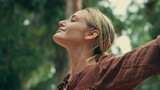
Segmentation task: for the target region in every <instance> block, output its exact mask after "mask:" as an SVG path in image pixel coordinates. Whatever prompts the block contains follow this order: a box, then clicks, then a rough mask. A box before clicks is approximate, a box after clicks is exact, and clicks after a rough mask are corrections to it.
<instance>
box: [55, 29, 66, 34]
mask: <svg viewBox="0 0 160 90" xmlns="http://www.w3.org/2000/svg"><path fill="white" fill-rule="evenodd" d="M64 31H65V30H64V29H62V28H58V30H57V31H56V32H57V33H58V32H64Z"/></svg>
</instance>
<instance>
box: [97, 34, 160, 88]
mask: <svg viewBox="0 0 160 90" xmlns="http://www.w3.org/2000/svg"><path fill="white" fill-rule="evenodd" d="M96 71H97V72H98V74H97V76H98V77H97V83H96V86H97V89H103V88H106V89H109V88H110V89H111V88H112V89H125V90H126V89H133V88H135V87H136V86H137V85H138V84H140V83H141V82H142V81H143V80H145V79H147V78H149V77H151V76H155V75H160V35H159V36H158V37H157V39H155V40H152V41H150V42H149V43H147V44H145V45H144V46H141V47H138V48H136V49H134V50H132V51H130V52H128V53H126V54H125V55H123V56H121V57H114V55H112V54H110V55H108V56H104V57H101V58H100V61H99V62H98V65H97V69H96Z"/></svg>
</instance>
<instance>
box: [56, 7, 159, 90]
mask: <svg viewBox="0 0 160 90" xmlns="http://www.w3.org/2000/svg"><path fill="white" fill-rule="evenodd" d="M114 35H115V32H114V28H113V25H112V24H111V21H110V20H109V19H108V18H107V16H105V15H103V14H102V13H101V12H100V11H99V10H96V9H93V8H86V9H84V10H80V11H77V12H76V13H74V14H73V15H72V16H71V17H70V18H69V19H67V20H63V21H60V22H59V28H58V30H57V32H56V34H55V35H54V36H53V40H54V41H55V42H56V43H57V44H59V45H60V46H62V47H64V48H66V50H67V51H68V53H69V63H70V65H69V66H70V70H69V72H68V74H67V75H66V76H65V78H64V79H63V81H62V83H61V84H60V85H59V86H58V90H133V89H134V88H135V87H136V86H137V85H139V84H140V83H141V82H142V81H143V80H145V79H147V78H148V77H151V76H153V75H160V36H158V37H157V39H155V40H153V41H151V42H149V43H147V44H146V45H144V46H141V47H139V48H136V49H134V50H133V51H131V52H128V53H126V54H125V55H123V56H121V57H115V56H114V55H113V54H105V53H106V52H107V50H108V49H109V48H110V47H111V45H112V43H113V41H114Z"/></svg>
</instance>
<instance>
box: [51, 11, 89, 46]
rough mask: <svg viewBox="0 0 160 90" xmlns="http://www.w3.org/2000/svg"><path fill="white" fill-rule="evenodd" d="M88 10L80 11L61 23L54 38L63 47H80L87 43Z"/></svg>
mask: <svg viewBox="0 0 160 90" xmlns="http://www.w3.org/2000/svg"><path fill="white" fill-rule="evenodd" d="M87 15H88V12H87V11H86V10H80V11H77V12H76V13H74V14H73V15H72V16H71V17H70V18H69V19H67V20H63V21H60V22H59V28H58V30H57V32H56V34H55V35H54V36H53V40H54V41H55V42H56V43H57V44H59V45H61V46H63V47H68V46H74V45H80V44H81V43H84V41H85V33H86V31H87V30H86V29H87V21H86V16H87Z"/></svg>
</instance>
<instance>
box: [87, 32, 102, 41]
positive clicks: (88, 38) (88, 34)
mask: <svg viewBox="0 0 160 90" xmlns="http://www.w3.org/2000/svg"><path fill="white" fill-rule="evenodd" d="M98 35H99V31H98V30H90V31H88V32H86V35H85V39H86V40H91V39H95V38H96V37H97V36H98Z"/></svg>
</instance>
